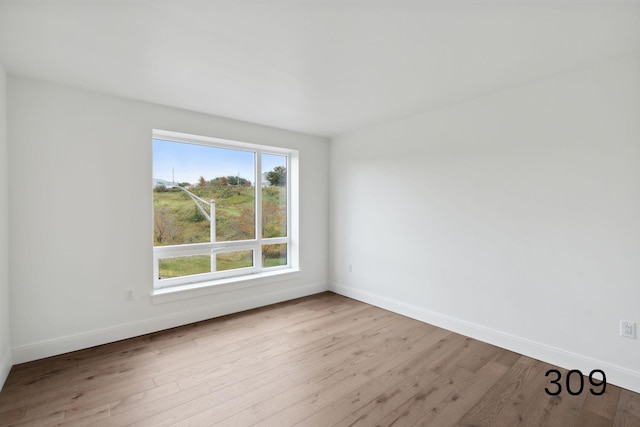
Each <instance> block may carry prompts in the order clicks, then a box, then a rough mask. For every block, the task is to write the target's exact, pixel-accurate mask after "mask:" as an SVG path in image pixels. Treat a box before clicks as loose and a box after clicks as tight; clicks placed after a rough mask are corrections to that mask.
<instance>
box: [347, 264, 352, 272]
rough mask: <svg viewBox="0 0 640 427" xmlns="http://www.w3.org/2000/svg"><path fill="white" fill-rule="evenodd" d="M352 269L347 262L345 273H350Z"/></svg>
mask: <svg viewBox="0 0 640 427" xmlns="http://www.w3.org/2000/svg"><path fill="white" fill-rule="evenodd" d="M352 271H353V266H352V265H351V264H347V273H351V272H352Z"/></svg>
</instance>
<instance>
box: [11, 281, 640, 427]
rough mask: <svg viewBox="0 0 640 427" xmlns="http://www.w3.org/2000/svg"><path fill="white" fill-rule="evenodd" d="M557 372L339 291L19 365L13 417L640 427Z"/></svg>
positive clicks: (163, 422) (135, 422)
mask: <svg viewBox="0 0 640 427" xmlns="http://www.w3.org/2000/svg"><path fill="white" fill-rule="evenodd" d="M552 368H553V369H558V370H559V371H560V372H561V373H562V375H563V380H564V378H565V376H566V374H567V371H566V370H564V369H560V368H556V367H553V366H551V365H548V364H546V363H543V362H539V361H536V360H534V359H530V358H528V357H524V356H521V355H519V354H517V353H513V352H510V351H507V350H503V349H500V348H498V347H495V346H492V345H489V344H486V343H482V342H480V341H476V340H473V339H471V338H467V337H464V336H461V335H458V334H455V333H452V332H449V331H446V330H443V329H440V328H436V327H434V326H431V325H428V324H425V323H421V322H418V321H416V320H412V319H409V318H406V317H403V316H400V315H397V314H394V313H391V312H389V311H386V310H382V309H379V308H376V307H372V306H369V305H367V304H363V303H361V302H358V301H355V300H351V299H349V298H345V297H342V296H339V295H335V294H332V293H329V292H326V293H322V294H318V295H313V296H310V297H305V298H300V299H297V300H294V301H288V302H284V303H279V304H274V305H272V306H268V307H262V308H259V309H255V310H249V311H246V312H243V313H236V314H233V315H229V316H224V317H220V318H217V319H211V320H207V321H204V322H198V323H194V324H192V325H186V326H183V327H180V328H173V329H170V330H167V331H160V332H156V333H153V334H148V335H145V336H142V337H137V338H132V339H128V340H123V341H119V342H116V343H112V344H107V345H104V346H99V347H93V348H90V349H86V350H81V351H78V352H73V353H68V354H64V355H60V356H56V357H52V358H48V359H44V360H40V361H35V362H31V363H26V364H22V365H17V366H14V367H13V368H12V370H11V372H10V374H9V377H8V378H7V381H6V383H5V386H4V388H3V390H2V392H0V427H7V426H56V425H60V426H97V427H123V426H153V427H158V426H198V427H200V426H208V425H219V426H245V425H246V426H248V425H256V426H288V425H298V426H305V427H307V426H311V427H313V426H318V427H320V426H323V427H324V426H342V427H345V426H373V425H381V426H390V425H394V426H405V425H419V426H423V425H428V426H438V427H440V426H497V427H502V426H505V427H506V426H509V427H510V426H546V427H555V426H557V427H560V426H562V427H584V426H608V427H609V426H614V427H629V426H631V427H640V395H639V394H638V393H633V392H631V391H629V390H624V389H621V388H619V387H615V386H613V385H611V384H608V385H607V392H606V393H605V394H604V395H602V396H593V395H591V394H590V393H589V392H588V383H587V382H585V384H586V385H585V392H584V393H582V394H580V395H578V396H570V395H569V394H567V393H562V394H561V395H560V396H555V397H553V396H548V395H547V394H546V393H545V391H544V388H545V387H546V386H547V385H549V378H547V377H545V372H546V371H547V370H548V369H552ZM573 380H574V381H579V378H578V377H576V376H574V378H573Z"/></svg>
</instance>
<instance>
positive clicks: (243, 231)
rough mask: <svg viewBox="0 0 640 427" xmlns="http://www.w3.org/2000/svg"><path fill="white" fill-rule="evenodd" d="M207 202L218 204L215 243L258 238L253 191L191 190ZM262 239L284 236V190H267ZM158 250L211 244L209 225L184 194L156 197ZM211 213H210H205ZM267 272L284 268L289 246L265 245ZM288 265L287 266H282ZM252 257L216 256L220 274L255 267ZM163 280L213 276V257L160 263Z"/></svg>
mask: <svg viewBox="0 0 640 427" xmlns="http://www.w3.org/2000/svg"><path fill="white" fill-rule="evenodd" d="M189 191H191V192H192V193H194V194H195V195H197V196H198V197H201V198H202V199H204V200H215V221H216V241H234V240H247V239H254V238H255V225H254V209H255V206H254V205H255V197H254V188H253V187H230V186H213V185H212V186H207V187H196V188H193V189H190V190H189ZM262 191H263V193H262V197H263V237H283V236H284V235H285V233H286V202H284V201H286V188H285V187H265V188H263V190H262ZM153 202H154V245H155V246H165V245H179V244H189V243H205V242H209V241H210V224H209V221H208V220H207V219H206V218H205V217H204V216H203V215H202V213H201V212H200V211H199V209H198V208H197V207H196V205H195V204H194V202H193V201H192V200H191V198H190V197H189V196H188V195H187V194H186V193H185V192H184V191H182V190H179V189H168V190H166V191H154V192H153ZM205 210H206V212H207V213H209V208H208V207H207V208H205ZM262 252H263V253H262V260H263V261H262V262H263V264H264V266H266V267H271V266H277V265H283V264H286V245H284V244H279V245H265V246H264V247H263V250H262ZM283 260H284V261H283ZM252 265H253V255H252V251H236V252H228V253H218V254H216V271H223V270H231V269H236V268H244V267H251V266H252ZM159 267H160V277H161V278H169V277H180V276H185V275H192V274H201V273H206V272H210V271H211V257H210V256H209V255H197V256H190V257H178V258H166V259H162V260H161V261H160V266H159Z"/></svg>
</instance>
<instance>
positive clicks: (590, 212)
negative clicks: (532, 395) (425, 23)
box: [329, 56, 640, 391]
mask: <svg viewBox="0 0 640 427" xmlns="http://www.w3.org/2000/svg"><path fill="white" fill-rule="evenodd" d="M639 118H640V57H638V56H631V57H626V58H620V59H618V60H615V61H610V62H607V63H601V64H597V65H592V66H590V67H589V68H585V69H582V70H576V71H574V72H571V73H567V74H564V75H558V76H555V77H553V78H549V79H546V80H544V81H540V82H537V83H535V84H530V85H527V86H525V87H520V88H515V89H512V90H509V91H504V92H501V93H496V94H494V95H492V96H488V97H484V98H481V99H476V100H473V101H471V102H467V103H464V104H459V105H453V106H449V107H447V108H443V109H441V110H438V111H431V112H424V113H422V114H418V115H414V116H411V117H408V118H404V119H400V120H397V121H393V122H389V123H384V124H380V125H376V126H373V127H370V128H367V129H364V130H361V131H358V132H355V133H351V134H348V135H343V136H341V137H337V138H335V139H334V140H332V141H331V144H330V177H331V178H330V206H331V209H330V224H331V226H330V228H331V244H330V251H329V253H330V266H331V267H330V277H331V281H332V288H333V289H335V290H336V291H338V292H340V293H343V294H345V295H349V296H352V297H355V298H359V299H361V300H365V301H369V302H371V303H374V304H377V305H381V306H384V307H387V308H390V309H392V310H395V311H399V312H403V313H405V314H407V315H410V316H413V317H416V318H420V319H422V320H425V321H428V322H431V323H435V324H438V325H441V326H444V327H447V328H450V329H453V330H456V331H459V332H462V333H465V334H467V335H470V336H473V337H477V338H480V339H483V340H486V341H489V342H493V343H496V344H498V345H501V346H503V347H506V348H511V349H513V350H515V351H518V352H521V353H525V354H528V355H531V356H534V357H537V358H541V359H543V360H547V361H549V362H552V363H556V364H559V365H561V366H564V367H566V368H576V369H582V370H583V372H587V373H588V372H589V371H590V370H591V369H603V370H604V371H605V372H606V373H607V375H608V376H609V380H610V382H612V383H617V384H619V385H622V386H624V387H627V388H630V389H633V390H635V391H640V340H638V339H636V340H631V339H627V338H622V337H620V336H619V320H620V319H626V320H633V321H635V322H637V323H640V120H639ZM349 264H352V266H353V267H352V268H353V270H352V272H348V271H347V268H346V266H347V265H349Z"/></svg>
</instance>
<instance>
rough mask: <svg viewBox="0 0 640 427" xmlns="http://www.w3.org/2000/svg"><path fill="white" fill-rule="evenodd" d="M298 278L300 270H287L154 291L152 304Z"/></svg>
mask: <svg viewBox="0 0 640 427" xmlns="http://www.w3.org/2000/svg"><path fill="white" fill-rule="evenodd" d="M298 277H300V270H299V269H285V270H277V271H269V272H263V273H259V274H253V275H250V276H239V277H232V278H229V279H220V280H215V281H208V282H199V283H190V284H187V285H181V286H172V287H170V288H162V289H154V290H153V292H152V294H151V302H152V303H153V304H162V303H166V302H172V301H179V300H183V299H188V298H196V297H201V296H203V295H209V294H217V293H221V292H229V291H234V290H237V289H244V288H249V287H253V286H260V285H266V284H269V283H276V282H283V281H285V280H293V279H297V278H298Z"/></svg>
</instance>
